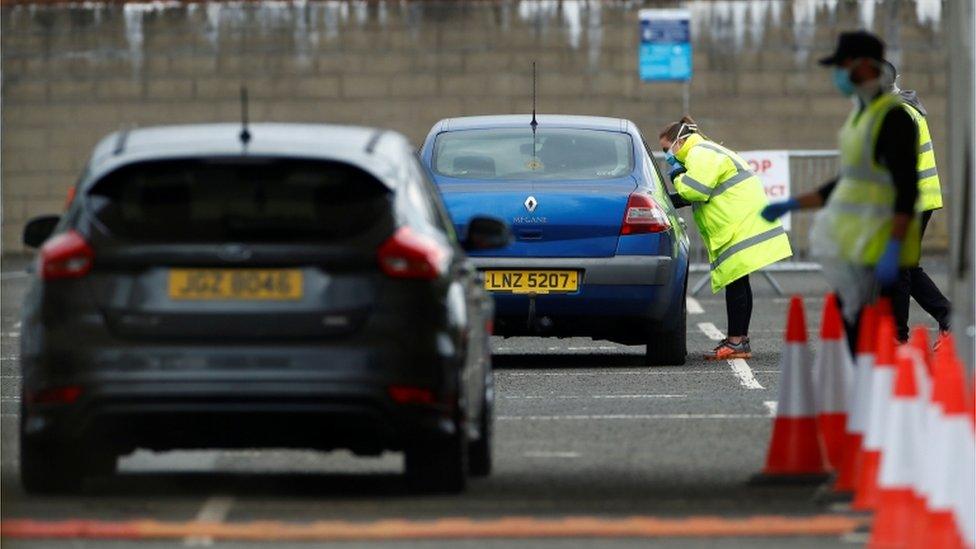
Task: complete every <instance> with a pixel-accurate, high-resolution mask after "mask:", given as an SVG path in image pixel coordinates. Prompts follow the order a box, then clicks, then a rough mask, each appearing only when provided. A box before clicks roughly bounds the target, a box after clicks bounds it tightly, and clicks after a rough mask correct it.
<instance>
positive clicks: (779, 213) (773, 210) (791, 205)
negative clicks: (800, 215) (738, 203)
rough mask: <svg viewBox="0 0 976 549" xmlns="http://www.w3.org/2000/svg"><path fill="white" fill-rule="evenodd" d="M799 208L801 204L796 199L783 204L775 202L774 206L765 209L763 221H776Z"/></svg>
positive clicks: (762, 213)
mask: <svg viewBox="0 0 976 549" xmlns="http://www.w3.org/2000/svg"><path fill="white" fill-rule="evenodd" d="M799 207H800V203H799V202H797V201H796V199H795V198H791V199H789V200H784V201H782V202H773V203H772V204H770V205H768V206H766V207H765V208H763V211H762V212H761V213H760V215H762V216H763V219H765V220H766V221H775V220H777V219H779V218H781V217H783V216H784V215H786V213H787V212H790V211H793V210H795V209H797V208H799Z"/></svg>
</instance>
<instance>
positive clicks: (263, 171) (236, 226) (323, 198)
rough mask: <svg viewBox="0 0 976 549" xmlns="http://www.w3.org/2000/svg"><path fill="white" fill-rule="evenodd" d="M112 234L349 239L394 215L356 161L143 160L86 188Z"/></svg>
mask: <svg viewBox="0 0 976 549" xmlns="http://www.w3.org/2000/svg"><path fill="white" fill-rule="evenodd" d="M88 200H89V203H90V205H91V208H92V210H93V211H94V214H95V216H96V217H97V218H98V220H99V221H100V222H101V223H102V224H103V225H105V226H106V227H107V228H108V229H109V230H110V231H111V232H112V234H114V235H116V236H119V237H125V238H128V239H134V240H145V241H166V242H212V241H228V240H229V241H245V242H294V241H305V242H309V241H327V240H335V239H347V238H351V237H354V236H356V235H359V234H362V233H365V232H366V231H367V230H368V229H369V228H370V227H372V226H374V225H377V224H380V223H383V222H384V221H386V220H387V219H388V218H389V217H390V216H391V215H392V214H391V208H392V206H391V205H390V204H391V201H390V200H389V198H388V190H387V188H386V187H385V186H384V185H383V184H382V183H381V182H379V181H377V180H376V179H375V178H374V177H372V176H371V175H369V174H367V173H366V172H364V171H362V170H360V169H358V168H355V167H353V166H350V165H347V164H342V163H335V162H318V161H308V160H294V159H261V158H246V159H241V158H235V159H214V160H196V159H194V160H169V161H161V162H143V163H139V164H133V165H129V166H126V167H123V168H120V169H118V170H116V171H114V172H112V173H111V174H109V175H108V176H106V177H105V178H103V179H102V180H100V181H99V182H98V183H96V184H95V185H94V186H93V187H92V189H91V190H90V191H89V192H88Z"/></svg>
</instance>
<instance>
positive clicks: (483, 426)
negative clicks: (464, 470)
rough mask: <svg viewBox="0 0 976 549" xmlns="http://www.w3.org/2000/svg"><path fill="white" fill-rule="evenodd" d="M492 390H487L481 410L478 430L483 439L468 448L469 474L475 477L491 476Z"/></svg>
mask: <svg viewBox="0 0 976 549" xmlns="http://www.w3.org/2000/svg"><path fill="white" fill-rule="evenodd" d="M489 391H491V389H490V388H486V389H485V397H484V403H483V405H482V408H481V418H480V419H479V420H478V430H479V431H481V437H480V438H479V439H478V440H476V441H474V442H472V443H471V444H470V445H469V446H468V460H469V462H468V472H469V473H470V474H471V476H473V477H487V476H488V475H490V474H491V441H492V434H493V432H494V411H493V408H494V406H493V405H492V399H491V398H490V397H489V394H488V393H489Z"/></svg>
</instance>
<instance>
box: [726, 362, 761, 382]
mask: <svg viewBox="0 0 976 549" xmlns="http://www.w3.org/2000/svg"><path fill="white" fill-rule="evenodd" d="M728 362H729V366H731V367H732V373H733V374H735V377H737V378H739V384H740V385H742V386H743V387H745V388H746V389H765V387H763V386H762V384H761V383H759V380H757V379H756V376H754V375H752V368H750V367H749V364H748V363H747V362H746V361H745V360H742V359H741V358H733V359H732V360H730V361H728Z"/></svg>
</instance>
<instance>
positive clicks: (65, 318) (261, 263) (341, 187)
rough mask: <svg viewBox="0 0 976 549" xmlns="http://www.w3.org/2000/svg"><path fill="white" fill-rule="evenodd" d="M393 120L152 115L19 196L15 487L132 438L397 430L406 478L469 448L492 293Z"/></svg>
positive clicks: (69, 474)
mask: <svg viewBox="0 0 976 549" xmlns="http://www.w3.org/2000/svg"><path fill="white" fill-rule="evenodd" d="M414 150H415V149H414V148H413V147H411V145H410V143H409V142H408V141H407V140H406V138H404V137H403V136H401V135H399V134H397V133H395V132H391V131H384V130H376V129H370V128H359V127H341V126H326V125H297V124H255V125H252V126H251V127H250V128H248V129H246V130H242V128H241V126H238V125H232V124H212V125H189V126H169V127H156V128H145V129H138V130H132V131H128V132H122V133H116V134H113V135H111V136H109V137H107V138H105V139H103V140H102V141H101V142H100V143H99V144H98V145H97V147H96V148H95V151H94V153H93V155H92V157H91V160H90V161H89V163H88V166H87V168H86V170H85V172H84V174H83V175H82V177H81V179H80V180H79V182H78V183H77V185H76V187H75V191H74V198H73V199H72V202H71V204H70V206H69V207H68V209H67V211H66V212H65V213H64V215H62V216H58V217H55V216H45V217H41V218H35V219H34V220H32V221H31V222H30V223H28V225H27V227H26V228H25V231H24V242H25V244H27V245H28V246H33V247H39V252H38V254H37V261H36V265H35V267H34V269H33V275H32V280H31V282H30V287H29V290H28V293H27V297H26V303H25V305H24V307H23V328H22V339H21V344H22V352H21V367H22V374H23V389H22V390H23V394H22V399H21V406H22V409H21V416H20V417H21V424H20V452H21V459H20V466H21V479H22V482H23V485H24V487H25V489H27V490H28V491H32V492H63V491H70V490H73V489H77V488H79V487H80V486H81V483H82V481H83V479H84V478H85V477H86V476H88V475H97V474H112V473H114V469H115V464H116V460H117V457H118V456H120V455H124V454H126V453H129V452H131V451H132V450H134V449H136V448H148V449H153V450H168V449H177V448H245V447H246V448H255V447H276V448H312V449H320V450H331V449H339V448H346V449H350V450H352V451H354V452H356V453H357V454H363V455H375V454H378V453H380V452H383V451H387V450H392V451H403V452H404V454H405V469H406V476H407V480H408V482H409V484H410V486H412V487H413V488H414V489H417V490H421V491H427V490H431V491H447V492H456V491H460V490H462V489H463V488H464V486H465V480H466V477H467V476H468V475H469V474H470V475H487V474H488V473H489V471H490V468H491V432H492V427H491V424H492V415H491V411H492V397H493V393H492V371H491V364H490V351H489V348H488V336H489V334H490V331H491V318H492V309H491V307H492V304H491V300H490V298H489V297H487V296H486V294H485V292H484V291H483V289H482V284H481V282H480V280H479V279H478V274H477V272H476V271H475V269H473V268H472V266H471V265H470V264H469V262H468V259H467V257H466V255H465V252H464V249H465V247H468V248H470V249H486V248H492V247H498V246H504V245H506V244H507V242H508V240H509V233H508V228H507V227H506V226H505V225H504V224H503V223H502V222H500V221H497V220H494V219H491V218H481V219H479V220H477V221H476V222H474V223H472V224H471V226H470V228H469V229H468V234H467V235H465V238H464V239H463V240H459V239H458V238H457V236H456V235H455V233H454V229H453V228H452V224H451V222H450V219H449V218H448V216H447V214H446V213H445V211H444V208H443V205H442V204H441V201H440V198H439V195H438V193H437V191H436V189H435V188H434V187H433V186H432V185H431V183H430V182H429V180H428V179H427V177H426V174H425V171H424V170H423V168H422V167H421V166H420V164H419V162H418V161H417V158H416V156H415V153H414Z"/></svg>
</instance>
